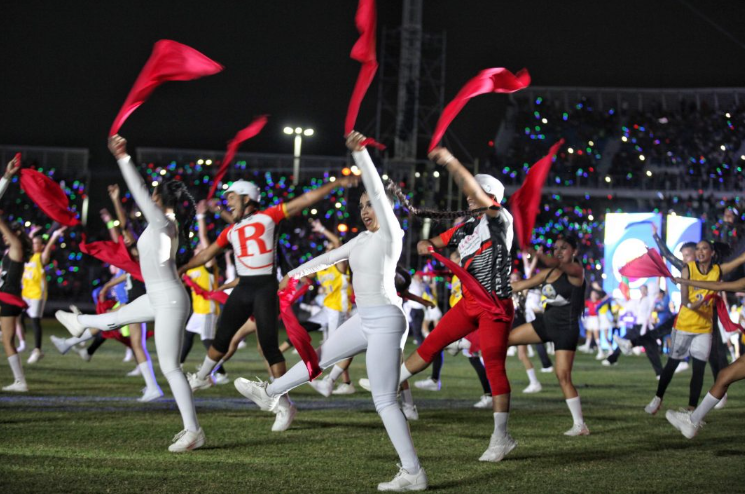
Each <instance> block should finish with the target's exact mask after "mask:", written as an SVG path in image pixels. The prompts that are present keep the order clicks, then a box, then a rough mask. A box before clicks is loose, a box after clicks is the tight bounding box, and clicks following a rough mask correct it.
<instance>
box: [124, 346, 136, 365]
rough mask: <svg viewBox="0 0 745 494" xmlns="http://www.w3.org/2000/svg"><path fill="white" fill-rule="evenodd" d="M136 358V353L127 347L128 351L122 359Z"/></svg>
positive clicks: (126, 360)
mask: <svg viewBox="0 0 745 494" xmlns="http://www.w3.org/2000/svg"><path fill="white" fill-rule="evenodd" d="M134 358H135V353H134V352H133V351H132V349H131V348H127V351H126V352H124V359H123V360H122V362H131V361H132V359H134Z"/></svg>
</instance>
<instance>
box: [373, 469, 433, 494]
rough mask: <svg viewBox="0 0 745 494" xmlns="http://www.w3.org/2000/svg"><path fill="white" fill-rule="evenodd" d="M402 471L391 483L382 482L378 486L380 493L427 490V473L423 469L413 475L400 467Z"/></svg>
mask: <svg viewBox="0 0 745 494" xmlns="http://www.w3.org/2000/svg"><path fill="white" fill-rule="evenodd" d="M398 466H399V468H400V470H399V471H398V473H397V474H396V476H395V477H393V480H391V481H390V482H381V483H380V484H378V490H379V491H389V492H405V491H423V490H426V489H427V473H426V472H425V471H424V469H423V468H421V467H420V468H419V471H418V472H417V473H415V474H411V473H409V472H407V471H406V470H404V468H403V467H402V466H401V465H398Z"/></svg>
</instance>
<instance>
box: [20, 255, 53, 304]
mask: <svg viewBox="0 0 745 494" xmlns="http://www.w3.org/2000/svg"><path fill="white" fill-rule="evenodd" d="M21 296H22V297H23V298H28V299H33V300H39V299H42V298H43V299H46V298H47V278H46V276H44V266H43V265H42V263H41V253H40V252H37V253H36V254H34V255H33V256H31V259H30V260H29V261H28V262H27V263H26V264H25V265H24V266H23V290H22V292H21Z"/></svg>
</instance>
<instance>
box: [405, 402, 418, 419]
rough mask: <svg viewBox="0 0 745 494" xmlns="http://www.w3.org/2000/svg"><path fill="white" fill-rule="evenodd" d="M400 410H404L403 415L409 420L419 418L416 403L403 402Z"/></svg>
mask: <svg viewBox="0 0 745 494" xmlns="http://www.w3.org/2000/svg"><path fill="white" fill-rule="evenodd" d="M401 411H402V412H404V416H405V417H406V420H408V421H409V422H411V421H412V420H419V411H418V410H417V409H416V405H407V404H406V403H404V404H403V405H401Z"/></svg>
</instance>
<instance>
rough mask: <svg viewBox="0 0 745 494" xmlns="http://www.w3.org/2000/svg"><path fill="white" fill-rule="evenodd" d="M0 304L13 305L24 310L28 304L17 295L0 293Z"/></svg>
mask: <svg viewBox="0 0 745 494" xmlns="http://www.w3.org/2000/svg"><path fill="white" fill-rule="evenodd" d="M0 302H2V303H4V304H8V305H15V306H16V307H20V308H21V309H24V310H26V309H28V304H27V303H26V301H24V300H23V299H22V298H21V297H19V296H18V295H13V294H12V293H5V292H0Z"/></svg>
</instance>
